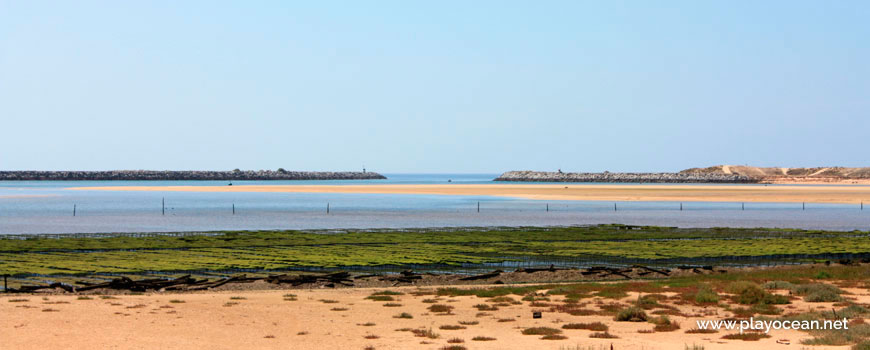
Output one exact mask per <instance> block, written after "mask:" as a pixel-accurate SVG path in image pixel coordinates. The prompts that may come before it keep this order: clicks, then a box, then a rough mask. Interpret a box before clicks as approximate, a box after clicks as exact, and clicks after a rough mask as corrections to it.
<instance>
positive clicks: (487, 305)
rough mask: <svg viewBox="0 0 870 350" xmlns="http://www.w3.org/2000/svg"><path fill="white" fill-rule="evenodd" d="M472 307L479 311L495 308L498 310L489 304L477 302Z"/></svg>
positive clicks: (496, 308) (494, 309)
mask: <svg viewBox="0 0 870 350" xmlns="http://www.w3.org/2000/svg"><path fill="white" fill-rule="evenodd" d="M474 307H475V308H477V309H478V310H480V311H496V310H498V307H496V306H492V305H489V304H477V305H474Z"/></svg>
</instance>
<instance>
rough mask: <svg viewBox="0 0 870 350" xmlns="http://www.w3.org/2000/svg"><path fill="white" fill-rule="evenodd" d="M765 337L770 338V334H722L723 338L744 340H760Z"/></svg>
mask: <svg viewBox="0 0 870 350" xmlns="http://www.w3.org/2000/svg"><path fill="white" fill-rule="evenodd" d="M764 338H770V336H769V335H767V334H764V333H757V332H745V333H733V334H727V335H724V336H722V339H731V340H743V341H758V340H761V339H764Z"/></svg>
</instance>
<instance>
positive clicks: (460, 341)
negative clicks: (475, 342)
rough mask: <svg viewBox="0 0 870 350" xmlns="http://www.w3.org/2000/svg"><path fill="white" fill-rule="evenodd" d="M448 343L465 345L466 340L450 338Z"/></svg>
mask: <svg viewBox="0 0 870 350" xmlns="http://www.w3.org/2000/svg"><path fill="white" fill-rule="evenodd" d="M447 342H448V343H450V344H461V343H464V342H465V339H462V338H450V339H447Z"/></svg>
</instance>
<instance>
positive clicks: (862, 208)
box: [861, 201, 864, 210]
mask: <svg viewBox="0 0 870 350" xmlns="http://www.w3.org/2000/svg"><path fill="white" fill-rule="evenodd" d="M861 210H864V201H861Z"/></svg>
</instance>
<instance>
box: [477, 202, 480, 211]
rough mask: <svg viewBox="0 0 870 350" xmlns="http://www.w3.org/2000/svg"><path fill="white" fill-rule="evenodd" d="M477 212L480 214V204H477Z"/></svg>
mask: <svg viewBox="0 0 870 350" xmlns="http://www.w3.org/2000/svg"><path fill="white" fill-rule="evenodd" d="M477 212H478V213H479V212H480V202H477Z"/></svg>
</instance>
